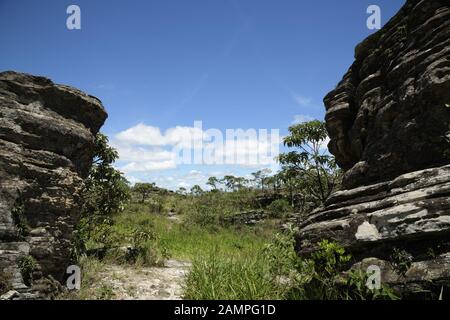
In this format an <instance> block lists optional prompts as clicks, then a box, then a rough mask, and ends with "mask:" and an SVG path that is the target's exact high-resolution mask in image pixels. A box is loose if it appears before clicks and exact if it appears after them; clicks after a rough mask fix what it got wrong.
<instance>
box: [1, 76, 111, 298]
mask: <svg viewBox="0 0 450 320" xmlns="http://www.w3.org/2000/svg"><path fill="white" fill-rule="evenodd" d="M106 117H107V114H106V112H105V110H104V108H103V106H102V104H101V102H100V101H99V100H98V99H96V98H94V97H92V96H89V95H86V94H84V93H83V92H81V91H79V90H76V89H74V88H71V87H68V86H63V85H56V84H54V83H53V82H52V81H50V80H49V79H46V78H43V77H35V76H31V75H27V74H21V73H15V72H3V73H0V271H1V272H2V278H3V279H5V278H6V279H8V281H9V285H10V287H11V288H13V289H15V290H17V291H19V292H21V293H22V297H35V296H36V294H39V293H40V292H41V293H42V291H45V290H47V289H46V288H44V286H43V283H44V281H40V280H39V279H41V280H42V279H46V277H48V276H52V277H53V278H54V279H56V280H59V281H61V280H63V278H64V275H65V271H66V268H67V266H68V263H69V258H70V249H71V239H72V233H73V228H74V225H75V223H76V221H77V218H78V214H79V208H78V206H77V200H78V193H79V190H80V187H81V183H82V179H83V178H84V177H86V175H87V173H88V171H89V168H90V164H91V161H92V150H93V141H94V135H95V134H96V133H97V132H98V130H99V129H100V127H101V126H102V124H103V123H104V121H105V119H106ZM34 261H35V262H36V265H35V266H33V264H34ZM27 263H28V266H27ZM30 265H31V267H34V268H31V267H30ZM24 268H25V269H26V268H28V269H30V270H31V269H33V273H32V279H27V277H28V275H24V274H23V273H24V270H23V269H24ZM21 269H22V270H21ZM31 287H32V288H31ZM30 292H31V293H30ZM33 292H34V293H33Z"/></svg>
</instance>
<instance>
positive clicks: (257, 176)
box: [252, 169, 271, 190]
mask: <svg viewBox="0 0 450 320" xmlns="http://www.w3.org/2000/svg"><path fill="white" fill-rule="evenodd" d="M270 172H271V171H270V170H269V169H263V170H259V171H256V172H253V173H252V176H253V181H254V183H255V185H256V186H257V187H259V188H260V189H261V190H264V185H265V182H266V178H267V177H268V175H269V174H270Z"/></svg>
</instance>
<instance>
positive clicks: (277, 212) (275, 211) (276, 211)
mask: <svg viewBox="0 0 450 320" xmlns="http://www.w3.org/2000/svg"><path fill="white" fill-rule="evenodd" d="M267 210H268V211H269V214H270V216H271V217H272V218H281V217H283V216H284V215H285V214H286V213H288V212H289V211H291V210H292V206H291V205H290V204H289V202H288V201H287V200H286V199H277V200H275V201H273V202H272V203H271V204H270V205H269V206H268V207H267Z"/></svg>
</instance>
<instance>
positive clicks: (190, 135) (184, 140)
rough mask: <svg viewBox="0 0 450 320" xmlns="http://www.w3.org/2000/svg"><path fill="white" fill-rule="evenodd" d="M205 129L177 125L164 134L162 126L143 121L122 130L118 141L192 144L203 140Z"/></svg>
mask: <svg viewBox="0 0 450 320" xmlns="http://www.w3.org/2000/svg"><path fill="white" fill-rule="evenodd" d="M203 135H204V133H203V131H202V130H201V129H199V128H195V127H181V126H176V127H174V128H169V129H167V130H166V132H165V133H164V134H163V133H161V130H160V128H158V127H153V126H148V125H145V124H143V123H139V124H138V125H136V126H134V127H131V128H129V129H127V130H125V131H122V132H120V133H118V134H117V135H116V139H117V141H119V142H121V143H126V144H129V145H145V146H168V145H170V146H176V145H178V146H182V147H184V146H190V145H191V143H192V141H194V140H201V139H202V138H203Z"/></svg>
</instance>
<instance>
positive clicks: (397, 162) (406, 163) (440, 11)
mask: <svg viewBox="0 0 450 320" xmlns="http://www.w3.org/2000/svg"><path fill="white" fill-rule="evenodd" d="M355 56H356V57H355V58H356V60H355V62H354V63H353V65H352V66H351V67H350V69H349V71H348V72H347V73H346V74H345V76H344V78H343V80H342V81H341V82H340V83H339V85H338V86H337V88H336V89H335V90H333V91H332V92H330V93H329V94H328V95H327V96H326V97H325V106H326V109H327V112H326V123H327V129H328V131H329V135H330V139H331V141H330V144H329V146H328V147H329V150H330V152H331V153H332V154H334V155H335V157H336V161H337V163H338V164H339V166H340V167H341V168H343V169H345V170H346V175H345V178H344V186H345V187H346V188H354V187H357V186H360V185H367V184H368V183H374V182H378V181H382V180H385V179H389V178H395V177H396V176H398V175H400V174H402V173H406V172H411V171H416V170H421V169H425V168H429V167H430V166H439V165H444V164H446V163H447V162H448V155H447V154H445V152H444V151H445V150H448V140H447V139H446V138H445V136H446V134H447V132H448V130H449V122H450V107H448V105H449V104H450V9H449V4H448V1H444V0H441V1H439V0H421V1H420V0H410V1H407V3H406V5H405V6H404V7H403V8H402V9H401V10H400V12H399V13H398V14H397V15H396V16H395V17H394V18H393V19H392V20H391V21H389V23H387V25H386V26H385V27H384V28H383V29H382V30H380V31H379V32H377V33H375V34H374V35H372V36H371V37H369V38H367V39H366V40H365V41H363V42H362V43H361V44H360V45H358V46H357V48H356V53H355Z"/></svg>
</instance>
